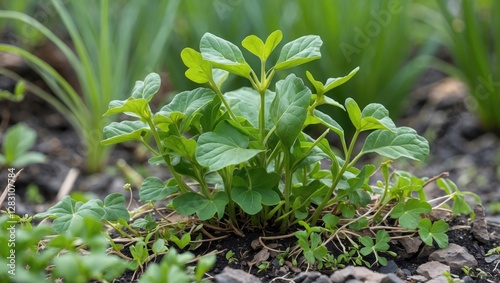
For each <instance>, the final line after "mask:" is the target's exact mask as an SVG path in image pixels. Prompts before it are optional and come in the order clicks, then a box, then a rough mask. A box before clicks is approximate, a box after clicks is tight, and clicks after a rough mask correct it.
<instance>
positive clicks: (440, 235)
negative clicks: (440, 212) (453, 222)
mask: <svg viewBox="0 0 500 283" xmlns="http://www.w3.org/2000/svg"><path fill="white" fill-rule="evenodd" d="M448 227H449V226H448V224H447V223H446V222H445V221H444V220H443V219H440V220H438V221H435V222H434V223H432V222H431V221H430V220H429V219H427V218H424V219H422V220H420V221H419V222H418V234H419V235H420V238H421V239H422V241H423V242H424V243H425V244H426V245H428V246H432V240H433V239H434V241H436V243H437V244H438V246H439V247H440V248H442V249H444V248H446V247H447V246H448V235H446V232H447V231H448Z"/></svg>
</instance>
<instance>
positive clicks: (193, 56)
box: [181, 48, 213, 84]
mask: <svg viewBox="0 0 500 283" xmlns="http://www.w3.org/2000/svg"><path fill="white" fill-rule="evenodd" d="M181 58H182V62H184V65H186V66H187V67H188V69H187V70H186V72H185V75H186V78H188V79H190V80H192V81H193V82H195V83H199V84H203V83H206V82H209V81H210V80H211V79H212V72H213V71H212V65H211V64H210V62H208V61H205V60H203V58H202V56H201V53H199V52H198V51H196V50H194V49H192V48H184V49H183V50H182V51H181Z"/></svg>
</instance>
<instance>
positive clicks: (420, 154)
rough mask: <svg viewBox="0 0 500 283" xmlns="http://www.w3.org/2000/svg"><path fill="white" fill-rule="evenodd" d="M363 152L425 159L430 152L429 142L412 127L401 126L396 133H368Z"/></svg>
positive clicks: (390, 156) (395, 157) (391, 156)
mask: <svg viewBox="0 0 500 283" xmlns="http://www.w3.org/2000/svg"><path fill="white" fill-rule="evenodd" d="M361 152H363V153H368V152H376V153H378V154H380V155H382V156H385V157H389V158H391V159H398V158H400V157H406V158H410V159H414V160H423V159H424V158H425V157H426V156H427V155H428V154H429V143H428V142H427V140H426V139H425V138H423V137H421V136H419V135H418V134H417V132H416V131H415V130H413V129H412V128H408V127H400V128H397V129H396V131H395V132H394V133H391V132H389V131H386V130H377V131H374V132H373V133H371V134H370V135H368V137H367V138H366V140H365V144H364V145H363V149H362V150H361Z"/></svg>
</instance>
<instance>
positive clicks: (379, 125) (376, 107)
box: [359, 103, 396, 132]
mask: <svg viewBox="0 0 500 283" xmlns="http://www.w3.org/2000/svg"><path fill="white" fill-rule="evenodd" d="M359 129H360V130H361V131H367V130H377V129H385V130H389V131H391V132H394V131H395V130H396V125H394V122H393V121H392V119H391V118H390V117H389V111H388V110H387V109H386V108H385V107H384V106H383V105H382V104H378V103H370V104H368V105H367V106H366V107H365V108H364V109H363V111H362V112H361V126H360V128H359Z"/></svg>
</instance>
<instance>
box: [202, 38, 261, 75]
mask: <svg viewBox="0 0 500 283" xmlns="http://www.w3.org/2000/svg"><path fill="white" fill-rule="evenodd" d="M200 51H201V54H202V56H203V59H205V60H207V61H210V62H212V64H213V65H214V66H215V67H217V68H219V69H223V70H226V71H228V72H230V73H233V74H236V75H238V76H242V77H244V78H250V71H251V68H250V66H249V65H248V64H247V62H246V61H245V58H244V57H243V54H242V53H241V50H240V49H239V48H238V46H236V45H234V44H233V43H231V42H229V41H227V40H225V39H222V38H220V37H217V36H215V35H213V34H211V33H208V32H207V33H205V34H204V35H203V36H202V38H201V41H200Z"/></svg>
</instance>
